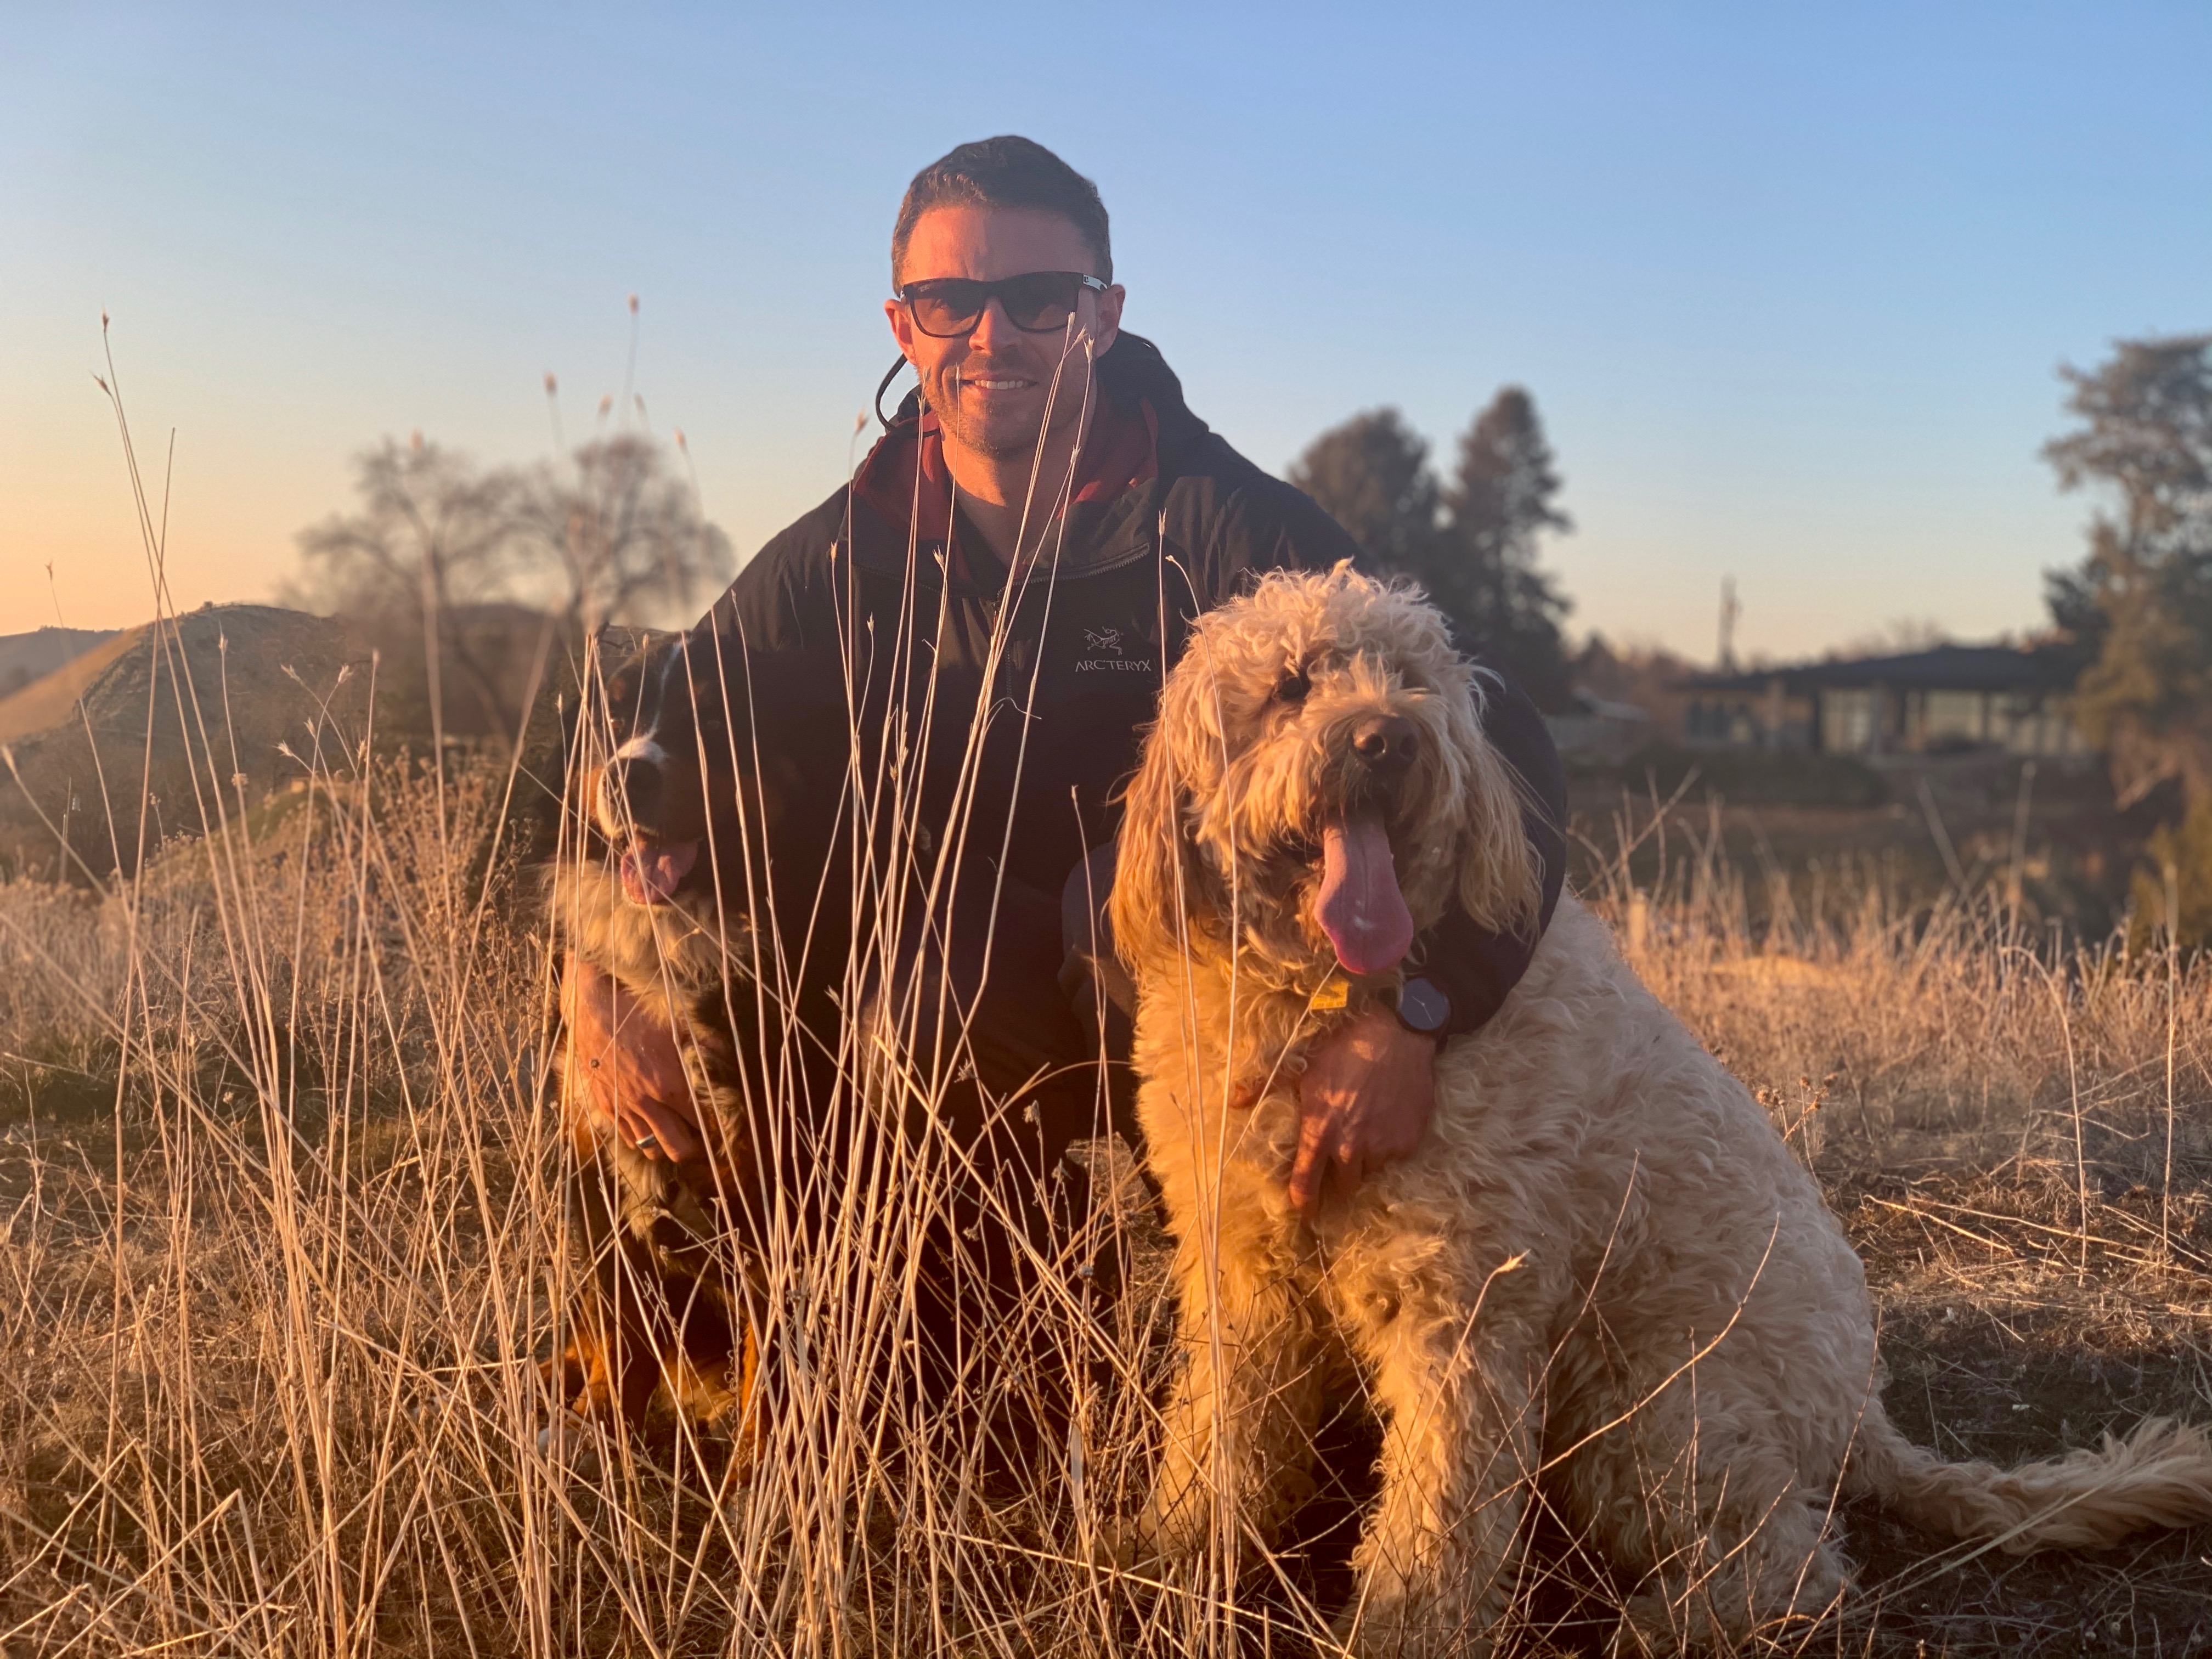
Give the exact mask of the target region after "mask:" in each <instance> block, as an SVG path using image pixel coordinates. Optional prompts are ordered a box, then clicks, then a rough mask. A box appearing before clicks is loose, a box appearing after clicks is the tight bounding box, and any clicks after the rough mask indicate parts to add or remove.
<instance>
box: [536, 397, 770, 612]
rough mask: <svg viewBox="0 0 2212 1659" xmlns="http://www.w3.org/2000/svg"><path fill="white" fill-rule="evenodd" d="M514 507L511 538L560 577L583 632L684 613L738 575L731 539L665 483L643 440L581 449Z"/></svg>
mask: <svg viewBox="0 0 2212 1659" xmlns="http://www.w3.org/2000/svg"><path fill="white" fill-rule="evenodd" d="M681 441H682V439H681V437H680V436H679V437H678V442H681ZM516 505H517V509H518V510H517V513H516V518H515V527H516V529H517V531H518V532H520V534H521V535H522V536H523V538H525V539H526V543H527V544H528V545H529V547H530V548H531V549H532V552H533V555H534V556H536V557H537V558H538V559H541V560H543V562H544V565H545V567H546V568H550V569H557V570H558V571H560V573H561V574H562V580H563V585H564V586H565V589H566V592H567V600H566V604H567V609H568V614H569V615H570V616H571V617H574V618H575V619H576V620H577V621H579V622H580V623H583V624H584V626H585V627H586V628H596V627H598V626H599V624H601V623H608V622H629V623H635V622H643V621H647V620H648V619H657V618H659V617H665V616H666V615H667V613H669V612H670V611H676V612H678V613H683V612H688V611H689V610H690V607H691V606H692V605H694V604H695V603H696V600H697V599H698V598H699V596H700V593H701V591H702V589H704V590H705V591H706V592H708V593H710V594H711V593H712V592H714V591H715V590H717V589H719V588H720V586H722V585H723V584H724V583H725V582H726V581H728V580H729V579H730V574H731V571H732V568H734V564H735V561H734V560H733V559H732V557H731V553H730V538H728V537H727V536H726V535H724V534H723V533H722V532H721V531H720V529H719V528H717V527H716V526H714V525H712V524H709V523H708V521H707V520H706V519H705V518H704V516H702V513H700V510H699V500H698V492H697V491H696V489H693V487H692V486H691V484H690V483H689V482H688V481H687V480H684V479H680V478H675V477H670V476H669V472H668V468H667V465H666V452H665V451H664V450H663V449H662V448H661V447H659V445H658V444H655V443H653V442H651V441H648V440H647V439H644V438H640V437H635V436H629V435H623V436H621V437H615V438H606V439H601V440H599V441H595V442H592V443H588V444H586V445H585V446H583V447H581V448H580V449H579V450H577V451H576V453H575V454H574V456H573V457H572V458H571V459H570V461H569V464H568V465H566V466H564V467H552V466H547V467H542V468H540V469H538V471H536V472H534V473H532V474H531V475H529V477H527V479H526V480H525V481H524V482H523V483H521V485H520V488H519V489H517V491H516ZM686 619H687V620H688V617H687V618H686Z"/></svg>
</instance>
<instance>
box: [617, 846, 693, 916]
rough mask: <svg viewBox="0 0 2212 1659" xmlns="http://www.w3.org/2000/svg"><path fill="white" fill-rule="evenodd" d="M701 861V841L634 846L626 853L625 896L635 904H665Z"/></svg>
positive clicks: (623, 881)
mask: <svg viewBox="0 0 2212 1659" xmlns="http://www.w3.org/2000/svg"><path fill="white" fill-rule="evenodd" d="M698 861H699V843H698V842H696V841H679V842H675V843H674V844H673V845H671V846H667V847H659V846H653V847H633V848H630V849H629V852H627V853H624V854H623V861H622V884H623V897H625V898H627V899H628V900H629V902H631V903H632V904H665V903H666V902H668V900H669V899H670V898H671V897H672V896H674V894H675V892H676V884H678V882H680V881H682V880H683V879H684V877H686V876H688V875H690V873H691V866H693V865H694V864H696V863H697V862H698Z"/></svg>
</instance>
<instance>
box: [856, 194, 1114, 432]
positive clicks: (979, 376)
mask: <svg viewBox="0 0 2212 1659" xmlns="http://www.w3.org/2000/svg"><path fill="white" fill-rule="evenodd" d="M1094 263H1095V261H1094V260H1093V259H1092V257H1091V249H1090V246H1089V245H1088V244H1087V243H1086V242H1085V240H1083V233H1082V232H1080V231H1079V230H1078V229H1076V228H1075V227H1074V226H1073V224H1071V223H1069V222H1068V221H1066V219H1063V218H1061V217H1060V216H1059V215H1058V214H1056V213H1038V212H1031V211H1027V210H1012V209H1006V208H989V207H940V208H932V209H931V210H929V211H928V212H927V213H925V214H923V215H922V216H921V218H920V219H918V220H917V221H915V227H914V234H913V235H912V236H911V237H910V238H909V239H908V242H907V249H906V261H905V264H903V266H902V268H901V270H900V271H899V280H900V283H902V284H904V283H919V282H926V281H927V280H929V279H930V278H932V277H937V276H965V277H969V278H970V279H972V280H974V281H976V282H985V283H989V282H996V281H998V280H999V279H1000V277H1004V276H1022V275H1024V274H1025V273H1027V272H1029V271H1032V270H1074V271H1081V272H1083V273H1085V275H1091V276H1095V275H1097V273H1096V272H1095V271H1093V270H1091V266H1092V264H1094ZM1121 297H1122V296H1121V289H1120V287H1119V286H1118V285H1117V286H1115V287H1113V288H1109V289H1106V290H1105V291H1104V292H1103V293H1100V292H1097V291H1096V290H1094V289H1085V290H1084V292H1083V295H1082V297H1081V299H1080V300H1079V301H1077V305H1076V313H1075V324H1074V326H1073V328H1072V329H1070V330H1068V331H1066V333H1065V334H1063V333H1062V331H1060V330H1058V329H1054V331H1051V332H1050V333H1047V334H1030V333H1026V332H1024V331H1022V330H1020V329H1018V328H1016V327H1015V326H1014V325H1012V323H1011V322H1009V321H1008V320H1007V319H1006V310H1005V308H1004V307H1002V306H1000V303H999V302H998V301H997V300H995V299H994V300H993V301H991V303H990V304H989V305H988V306H987V307H984V310H983V318H982V320H981V322H979V323H977V324H976V325H975V332H974V333H972V334H970V335H968V336H966V337H964V338H961V339H957V340H943V339H938V338H935V337H933V336H930V335H927V334H925V333H923V332H922V331H921V330H920V329H918V328H916V327H915V325H914V318H913V315H912V314H911V313H909V312H908V310H907V308H906V307H905V306H903V305H902V304H901V303H900V302H899V301H896V300H887V301H884V315H886V316H887V317H889V318H890V325H891V332H892V334H893V335H895V336H896V337H897V339H898V347H899V349H900V351H902V352H903V353H904V354H905V356H906V359H907V361H908V362H910V363H912V364H913V365H914V366H915V372H916V373H918V374H920V375H921V391H922V396H923V397H925V398H927V399H928V401H929V406H930V407H931V408H932V409H933V410H936V411H937V416H938V419H939V422H942V423H943V425H944V428H945V435H946V438H947V440H948V441H951V442H953V443H957V444H960V445H963V446H964V447H967V448H969V449H972V450H975V451H978V452H980V453H983V454H986V455H989V456H991V457H993V458H994V459H1016V458H1021V457H1026V456H1029V455H1031V454H1034V453H1036V444H1037V438H1038V435H1039V434H1040V433H1041V432H1042V429H1043V427H1044V420H1045V408H1046V405H1047V404H1050V405H1051V408H1052V426H1053V430H1054V431H1055V432H1057V431H1060V430H1061V429H1062V428H1065V427H1066V426H1068V425H1070V424H1071V423H1073V422H1074V421H1075V420H1076V418H1077V417H1078V416H1079V415H1080V414H1081V413H1082V410H1083V401H1084V374H1085V368H1086V366H1087V365H1086V354H1085V351H1084V349H1083V345H1082V343H1083V340H1084V338H1085V336H1086V335H1088V337H1089V338H1090V341H1091V348H1090V352H1089V354H1088V356H1092V357H1095V356H1097V355H1098V354H1100V353H1102V352H1103V351H1104V350H1105V349H1107V347H1109V346H1110V345H1112V344H1113V343H1114V337H1115V330H1116V329H1117V328H1119V326H1120V325H1121ZM1063 356H1065V357H1066V363H1065V365H1064V366H1063V364H1062V362H1061V359H1062V358H1063ZM1054 374H1058V375H1059V379H1060V386H1059V391H1058V392H1057V393H1056V394H1055V392H1054V389H1053V380H1054Z"/></svg>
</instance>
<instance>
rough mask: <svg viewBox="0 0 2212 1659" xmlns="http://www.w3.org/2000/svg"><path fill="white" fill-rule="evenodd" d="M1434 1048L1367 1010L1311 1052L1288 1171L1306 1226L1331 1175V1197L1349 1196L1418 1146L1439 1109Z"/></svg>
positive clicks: (1386, 1017)
mask: <svg viewBox="0 0 2212 1659" xmlns="http://www.w3.org/2000/svg"><path fill="white" fill-rule="evenodd" d="M1437 1047H1438V1044H1437V1040H1436V1039H1435V1038H1434V1037H1428V1036H1422V1035H1421V1034H1420V1033H1419V1032H1418V1031H1409V1030H1407V1029H1406V1028H1405V1027H1404V1026H1403V1025H1401V1024H1399V1023H1398V1020H1397V1017H1396V1016H1395V1015H1394V1014H1390V1013H1387V1012H1383V1011H1382V1010H1380V1009H1370V1010H1369V1011H1368V1012H1365V1013H1363V1014H1359V1015H1358V1016H1356V1017H1355V1018H1353V1019H1352V1022H1351V1024H1347V1025H1345V1026H1343V1027H1341V1028H1340V1029H1339V1030H1336V1031H1334V1033H1332V1034H1331V1035H1330V1036H1328V1037H1327V1038H1325V1039H1324V1040H1322V1042H1317V1043H1316V1044H1315V1045H1314V1046H1313V1048H1311V1049H1310V1051H1309V1052H1308V1054H1307V1055H1306V1069H1305V1074H1304V1076H1303V1077H1301V1078H1300V1079H1298V1156H1297V1162H1296V1163H1295V1164H1292V1165H1291V1203H1293V1204H1295V1205H1297V1206H1298V1208H1299V1210H1300V1211H1302V1212H1304V1215H1305V1217H1306V1218H1307V1219H1308V1220H1311V1219H1313V1218H1314V1217H1315V1216H1316V1214H1317V1213H1318V1212H1320V1209H1321V1194H1322V1182H1323V1177H1325V1176H1328V1174H1329V1173H1330V1172H1331V1171H1332V1170H1333V1171H1334V1173H1335V1176H1336V1183H1335V1184H1336V1190H1337V1191H1338V1192H1339V1193H1350V1192H1352V1190H1353V1189H1354V1188H1357V1187H1358V1185H1359V1183H1360V1182H1362V1181H1364V1179H1366V1176H1367V1172H1368V1171H1369V1170H1376V1169H1380V1168H1381V1167H1382V1166H1383V1164H1388V1163H1389V1162H1390V1161H1391V1160H1392V1159H1394V1158H1403V1157H1405V1156H1406V1155H1407V1153H1409V1152H1412V1151H1413V1149H1414V1148H1415V1147H1416V1146H1419V1145H1420V1144H1421V1137H1422V1136H1423V1135H1425V1134H1426V1133H1428V1132H1429V1118H1430V1116H1431V1115H1432V1114H1433V1113H1434V1112H1435V1110H1436V1108H1437Z"/></svg>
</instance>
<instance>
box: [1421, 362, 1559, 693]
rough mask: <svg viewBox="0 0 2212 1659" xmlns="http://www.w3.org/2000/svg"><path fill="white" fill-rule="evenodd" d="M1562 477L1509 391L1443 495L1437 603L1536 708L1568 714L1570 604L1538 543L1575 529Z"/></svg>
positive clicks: (1484, 417)
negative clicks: (1561, 504)
mask: <svg viewBox="0 0 2212 1659" xmlns="http://www.w3.org/2000/svg"><path fill="white" fill-rule="evenodd" d="M1558 494H1559V473H1558V472H1557V471H1555V470H1554V469H1553V462H1552V447H1551V445H1550V444H1549V443H1547V441H1545V438H1544V427H1543V422H1541V420H1539V419H1538V418H1537V415H1536V404H1535V400H1534V398H1531V397H1530V396H1529V395H1528V392H1525V391H1523V390H1522V388H1521V387H1519V386H1506V387H1504V389H1502V390H1501V391H1500V392H1498V395H1497V396H1496V397H1495V398H1492V399H1491V401H1490V406H1489V407H1488V408H1487V409H1486V410H1483V411H1482V412H1481V413H1480V415H1478V416H1475V417H1474V424H1473V425H1472V426H1470V427H1468V429H1467V431H1466V433H1465V434H1464V435H1462V437H1461V439H1460V441H1459V468H1458V471H1457V472H1456V474H1455V476H1454V477H1453V479H1452V484H1451V488H1450V489H1448V490H1447V491H1445V493H1444V506H1445V509H1446V512H1447V513H1448V515H1449V517H1448V523H1447V536H1446V540H1447V542H1448V544H1449V545H1448V549H1447V550H1446V553H1445V556H1444V557H1443V558H1442V559H1441V560H1439V561H1438V562H1437V578H1438V579H1439V580H1440V582H1441V583H1442V584H1443V586H1442V588H1441V591H1439V592H1438V593H1437V598H1438V600H1439V602H1440V603H1441V604H1443V607H1444V609H1445V610H1446V611H1449V613H1450V614H1451V615H1452V616H1454V617H1458V618H1460V619H1461V620H1462V623H1463V624H1464V625H1465V626H1466V627H1467V629H1468V631H1469V633H1471V634H1472V635H1474V637H1475V638H1476V639H1478V640H1480V641H1482V643H1483V646H1484V647H1485V648H1486V649H1487V650H1488V651H1489V652H1490V653H1492V655H1493V656H1494V657H1495V658H1496V659H1498V663H1499V664H1500V665H1501V666H1503V667H1504V669H1505V670H1506V671H1507V672H1508V673H1510V674H1511V675H1512V676H1513V678H1516V680H1518V681H1519V682H1520V683H1521V685H1522V689H1523V690H1526V691H1527V692H1528V695H1529V696H1532V697H1534V699H1535V700H1536V702H1537V703H1538V705H1539V706H1541V707H1542V708H1547V709H1553V710H1558V709H1562V708H1565V707H1566V705H1567V702H1568V700H1569V697H1570V695H1571V687H1570V684H1569V670H1568V666H1567V654H1566V643H1565V640H1564V639H1563V638H1562V637H1561V635H1560V633H1559V623H1560V622H1561V621H1562V620H1563V619H1564V618H1565V616H1566V613H1567V608H1568V601H1567V599H1566V596H1565V595H1564V594H1562V593H1561V592H1559V589H1558V588H1557V587H1556V586H1553V579H1552V578H1551V577H1549V576H1547V575H1546V574H1544V573H1543V572H1542V571H1541V570H1540V569H1538V568H1536V553H1537V538H1539V537H1540V536H1541V535H1542V534H1543V533H1544V532H1547V531H1559V532H1565V531H1570V530H1572V529H1573V528H1574V525H1573V522H1572V521H1571V520H1570V519H1569V518H1568V517H1567V515H1566V514H1565V513H1563V512H1561V511H1560V510H1559V508H1558V507H1556V506H1554V505H1553V498H1554V497H1555V496H1557V495H1558Z"/></svg>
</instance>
